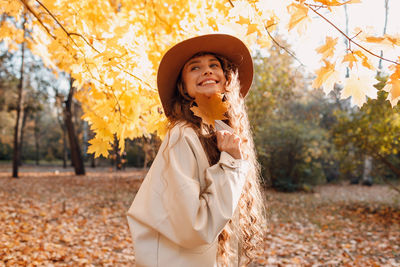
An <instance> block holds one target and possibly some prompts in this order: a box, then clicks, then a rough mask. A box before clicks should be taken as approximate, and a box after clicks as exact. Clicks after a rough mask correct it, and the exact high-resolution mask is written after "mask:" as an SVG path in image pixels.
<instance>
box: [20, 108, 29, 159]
mask: <svg viewBox="0 0 400 267" xmlns="http://www.w3.org/2000/svg"><path fill="white" fill-rule="evenodd" d="M22 108H23V107H22ZM22 113H23V115H22V123H21V133H20V138H19V146H18V148H19V152H18V155H19V158H18V166H22V156H23V153H22V152H23V151H22V149H23V147H24V133H25V131H24V129H25V124H26V118H27V117H28V112H27V111H26V110H25V109H24V108H23V112H22Z"/></svg>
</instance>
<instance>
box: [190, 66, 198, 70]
mask: <svg viewBox="0 0 400 267" xmlns="http://www.w3.org/2000/svg"><path fill="white" fill-rule="evenodd" d="M198 69H199V67H198V66H193V67H192V68H191V69H190V70H198Z"/></svg>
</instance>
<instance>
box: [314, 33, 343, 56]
mask: <svg viewBox="0 0 400 267" xmlns="http://www.w3.org/2000/svg"><path fill="white" fill-rule="evenodd" d="M337 41H338V38H337V37H336V38H335V39H333V38H332V37H329V36H327V37H326V41H325V44H324V45H321V46H320V47H318V48H317V49H316V51H317V52H318V53H320V54H322V57H324V58H329V57H332V56H333V54H334V53H335V47H336V44H337Z"/></svg>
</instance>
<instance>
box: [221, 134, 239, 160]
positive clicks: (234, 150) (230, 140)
mask: <svg viewBox="0 0 400 267" xmlns="http://www.w3.org/2000/svg"><path fill="white" fill-rule="evenodd" d="M240 145H241V140H240V138H239V136H238V135H236V134H233V133H230V132H228V131H217V146H218V149H219V151H221V152H222V151H225V152H227V153H229V154H230V155H231V156H232V157H233V158H235V159H242V151H241V150H240Z"/></svg>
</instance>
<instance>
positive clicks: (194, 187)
mask: <svg viewBox="0 0 400 267" xmlns="http://www.w3.org/2000/svg"><path fill="white" fill-rule="evenodd" d="M190 130H191V131H189V130H188V129H186V130H185V131H184V134H183V136H182V137H181V138H179V139H178V138H177V136H175V135H176V133H174V132H172V134H171V141H172V142H171V143H172V144H173V143H174V142H175V141H174V140H177V141H176V143H175V144H174V145H171V147H169V149H168V152H167V154H168V156H167V158H168V160H167V161H168V164H166V165H165V166H164V167H165V168H164V171H163V172H162V179H163V180H164V181H165V187H164V190H163V192H162V193H161V198H162V202H163V203H162V205H163V206H164V209H165V211H166V216H165V218H164V220H163V221H162V222H161V223H160V224H159V225H158V226H157V230H158V231H159V232H160V233H161V234H163V235H164V236H166V237H168V238H169V239H170V240H172V241H173V242H175V243H176V244H178V245H180V246H182V247H185V248H193V247H196V246H199V245H205V244H210V243H212V242H214V241H215V240H216V238H217V236H218V235H219V233H220V232H221V231H222V229H223V228H224V226H225V225H226V223H227V222H228V221H229V220H230V219H231V218H232V216H233V214H234V211H235V209H236V206H237V204H238V201H239V198H240V195H241V192H242V188H243V185H244V182H245V179H246V174H247V171H248V169H249V164H248V163H247V161H245V160H237V159H234V158H233V157H232V156H230V155H229V154H228V153H226V152H222V153H221V157H220V160H219V162H218V163H217V164H215V165H213V166H211V167H209V168H207V169H206V170H205V174H204V175H205V180H206V184H207V187H206V188H205V189H204V190H203V192H201V186H200V183H199V176H200V175H201V173H200V172H202V171H204V169H203V170H201V169H200V168H199V165H198V159H197V158H196V155H198V154H199V153H198V151H197V150H199V149H201V150H202V149H203V148H202V147H201V144H200V141H199V139H198V137H197V135H196V134H195V133H194V131H193V130H192V129H190Z"/></svg>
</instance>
